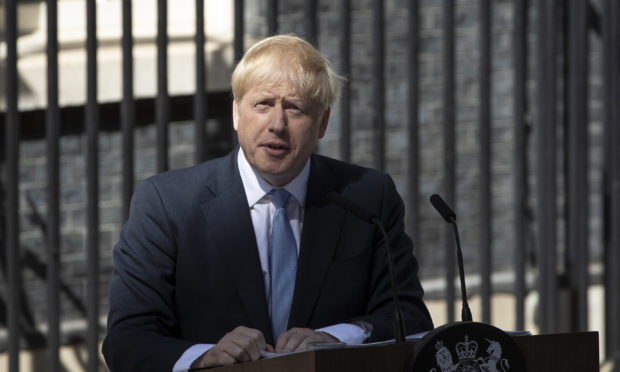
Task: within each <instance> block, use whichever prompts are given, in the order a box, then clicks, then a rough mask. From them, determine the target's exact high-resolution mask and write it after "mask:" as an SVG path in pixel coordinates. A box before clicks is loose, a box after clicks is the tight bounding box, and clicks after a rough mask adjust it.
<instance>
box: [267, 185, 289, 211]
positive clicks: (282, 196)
mask: <svg viewBox="0 0 620 372" xmlns="http://www.w3.org/2000/svg"><path fill="white" fill-rule="evenodd" d="M271 194H272V196H271V201H272V202H273V204H274V205H275V206H276V209H280V208H286V203H288V198H289V197H290V196H291V194H290V193H289V192H288V191H286V190H285V189H273V191H272V193H271Z"/></svg>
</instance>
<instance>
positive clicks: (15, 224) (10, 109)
mask: <svg viewBox="0 0 620 372" xmlns="http://www.w3.org/2000/svg"><path fill="white" fill-rule="evenodd" d="M4 22H5V25H6V73H5V81H6V83H5V90H6V123H5V125H6V137H5V140H6V147H5V151H6V157H5V159H6V183H7V186H6V205H5V208H6V211H5V218H6V250H7V260H6V268H5V269H6V272H7V274H8V309H7V323H8V324H7V325H8V331H9V336H8V343H9V345H8V352H9V372H18V371H19V339H20V333H21V332H20V329H19V316H20V313H21V306H20V303H21V294H20V289H21V262H20V256H21V253H20V247H19V215H18V211H19V167H18V165H19V116H18V106H17V104H18V90H17V76H18V75H17V1H16V0H7V1H6V2H5V19H4Z"/></svg>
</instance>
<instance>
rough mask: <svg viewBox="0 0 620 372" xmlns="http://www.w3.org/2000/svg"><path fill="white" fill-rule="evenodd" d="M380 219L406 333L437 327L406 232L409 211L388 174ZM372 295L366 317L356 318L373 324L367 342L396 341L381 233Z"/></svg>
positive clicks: (373, 273) (384, 183)
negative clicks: (391, 257)
mask: <svg viewBox="0 0 620 372" xmlns="http://www.w3.org/2000/svg"><path fill="white" fill-rule="evenodd" d="M380 195H382V196H381V201H380V205H381V206H380V211H379V218H380V220H381V223H382V224H383V225H384V227H385V230H386V232H387V235H388V240H389V242H390V245H391V247H392V256H393V258H394V269H395V271H396V279H397V282H398V293H399V302H400V305H401V308H402V313H403V317H404V320H405V332H406V334H413V333H418V332H422V331H426V330H429V329H432V328H433V322H432V320H431V316H430V314H429V312H428V309H427V308H426V305H425V304H424V301H423V299H422V298H423V296H424V290H423V289H422V285H421V284H420V281H419V278H418V261H417V260H416V258H415V256H414V255H413V243H412V241H411V239H410V238H409V236H408V235H407V234H406V233H405V231H404V228H405V226H404V217H405V208H404V204H403V201H402V199H401V197H400V196H399V195H398V192H397V191H396V186H395V185H394V182H393V181H392V179H391V178H390V177H389V176H387V175H385V176H384V177H383V187H382V192H381V193H380ZM374 244H375V249H374V253H373V254H374V257H373V262H374V264H373V265H372V273H371V285H370V295H369V301H368V304H367V311H366V314H368V315H365V316H362V317H359V318H356V319H355V320H357V321H365V322H367V323H369V324H371V325H372V333H371V335H370V337H369V338H368V340H366V341H367V342H375V341H380V340H385V339H390V338H394V327H393V310H394V307H393V306H394V305H393V301H392V289H391V278H390V272H389V268H388V261H387V251H386V249H387V245H386V244H385V241H384V240H383V237H382V235H381V234H380V232H379V231H377V233H376V234H375V243H374Z"/></svg>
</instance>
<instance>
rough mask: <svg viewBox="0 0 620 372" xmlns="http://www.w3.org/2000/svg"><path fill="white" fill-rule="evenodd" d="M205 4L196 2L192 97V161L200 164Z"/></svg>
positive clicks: (202, 158)
mask: <svg viewBox="0 0 620 372" xmlns="http://www.w3.org/2000/svg"><path fill="white" fill-rule="evenodd" d="M204 14H205V2H204V0H196V94H195V95H194V120H195V126H196V127H195V136H194V137H195V138H194V141H195V148H196V150H195V151H194V161H195V162H196V163H202V162H203V161H205V159H206V154H205V141H206V136H205V123H206V120H207V107H208V104H207V74H206V70H207V64H206V63H205V20H204Z"/></svg>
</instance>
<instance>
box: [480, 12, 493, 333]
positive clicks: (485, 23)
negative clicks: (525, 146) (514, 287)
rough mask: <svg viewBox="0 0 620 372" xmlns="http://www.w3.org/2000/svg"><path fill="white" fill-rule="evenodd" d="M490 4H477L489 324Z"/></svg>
mask: <svg viewBox="0 0 620 372" xmlns="http://www.w3.org/2000/svg"><path fill="white" fill-rule="evenodd" d="M491 23H492V20H491V1H490V0H481V2H480V278H481V281H480V295H481V297H482V321H483V322H484V323H490V322H491V265H492V262H493V260H492V247H491V245H492V242H491V241H492V238H491V235H492V231H493V229H492V225H491V210H492V201H491V199H492V194H491Z"/></svg>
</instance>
